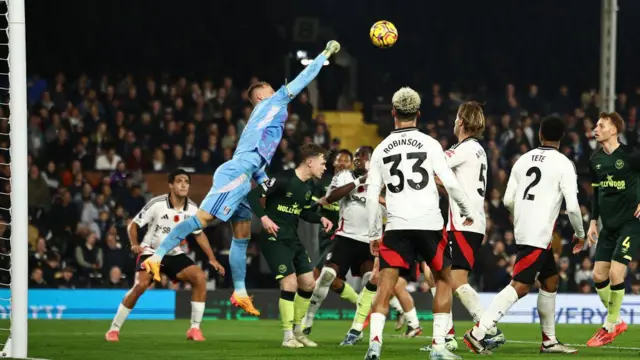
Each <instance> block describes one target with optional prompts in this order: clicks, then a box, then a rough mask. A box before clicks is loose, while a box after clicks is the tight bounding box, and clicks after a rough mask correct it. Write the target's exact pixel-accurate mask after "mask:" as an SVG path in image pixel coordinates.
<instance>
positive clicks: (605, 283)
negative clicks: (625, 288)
mask: <svg viewBox="0 0 640 360" xmlns="http://www.w3.org/2000/svg"><path fill="white" fill-rule="evenodd" d="M595 285H596V289H604V288H606V287H607V285H609V279H607V280H605V281H603V282H599V283H596V284H595ZM612 290H613V289H612Z"/></svg>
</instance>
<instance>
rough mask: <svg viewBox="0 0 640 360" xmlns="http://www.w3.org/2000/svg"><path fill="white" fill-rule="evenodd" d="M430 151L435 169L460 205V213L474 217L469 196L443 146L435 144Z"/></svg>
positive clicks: (452, 197) (450, 194)
mask: <svg viewBox="0 0 640 360" xmlns="http://www.w3.org/2000/svg"><path fill="white" fill-rule="evenodd" d="M430 152H431V153H432V154H433V155H432V156H431V159H432V162H433V171H434V172H435V173H436V175H438V177H439V178H440V180H441V181H442V185H443V186H444V188H445V189H447V193H449V196H451V199H453V201H455V202H456V204H457V205H458V206H459V207H460V214H461V215H462V216H464V217H466V218H471V219H473V215H472V214H471V211H470V208H469V198H468V197H467V194H465V192H464V190H462V187H461V186H460V183H459V182H458V180H457V179H456V176H455V175H454V174H453V171H451V168H450V167H449V165H448V164H447V161H446V160H445V155H444V152H443V151H442V148H440V147H439V146H433V150H431V151H430Z"/></svg>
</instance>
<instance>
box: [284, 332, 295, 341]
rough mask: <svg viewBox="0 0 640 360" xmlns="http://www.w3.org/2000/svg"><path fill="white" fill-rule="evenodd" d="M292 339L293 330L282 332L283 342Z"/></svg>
mask: <svg viewBox="0 0 640 360" xmlns="http://www.w3.org/2000/svg"><path fill="white" fill-rule="evenodd" d="M292 337H293V330H285V331H284V341H287V340H289V339H291V338H292Z"/></svg>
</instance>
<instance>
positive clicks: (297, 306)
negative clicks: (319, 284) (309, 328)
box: [293, 289, 313, 334]
mask: <svg viewBox="0 0 640 360" xmlns="http://www.w3.org/2000/svg"><path fill="white" fill-rule="evenodd" d="M311 295H313V292H312V291H304V290H301V289H298V292H297V293H296V295H295V297H294V300H293V303H294V310H293V331H294V333H298V334H302V326H301V325H302V318H303V317H304V315H305V314H306V313H307V310H309V304H310V303H311Z"/></svg>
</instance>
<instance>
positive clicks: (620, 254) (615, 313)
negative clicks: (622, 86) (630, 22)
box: [587, 112, 640, 346]
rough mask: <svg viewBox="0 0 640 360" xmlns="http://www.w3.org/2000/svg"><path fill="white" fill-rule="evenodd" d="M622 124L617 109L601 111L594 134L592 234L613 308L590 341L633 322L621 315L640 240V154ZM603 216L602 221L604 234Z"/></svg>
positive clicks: (606, 300) (599, 281)
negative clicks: (624, 139) (623, 136)
mask: <svg viewBox="0 0 640 360" xmlns="http://www.w3.org/2000/svg"><path fill="white" fill-rule="evenodd" d="M623 129H624V121H623V120H622V117H621V116H620V115H619V114H618V113H615V112H613V113H602V114H600V119H599V120H598V123H597V124H596V129H595V137H596V141H598V143H599V144H600V145H602V148H600V149H598V150H596V152H595V153H594V154H593V156H591V159H590V161H589V165H590V168H591V173H592V177H593V204H592V208H591V211H592V213H591V224H590V225H589V232H588V236H589V242H590V243H595V242H597V246H596V254H595V265H594V267H593V280H594V282H595V287H596V291H597V292H598V295H599V296H600V300H601V301H602V304H603V305H604V307H605V309H607V310H608V314H607V319H606V321H605V323H604V325H603V327H602V328H601V329H600V330H598V331H597V332H596V333H595V335H593V337H592V338H591V339H590V340H589V341H588V342H587V346H603V345H606V344H609V343H611V342H612V341H613V339H615V337H616V336H618V335H620V334H622V333H623V332H625V331H627V328H628V325H627V324H626V323H625V322H624V321H623V320H622V319H621V317H620V307H621V305H622V299H623V297H624V291H625V286H624V280H625V274H626V271H627V266H628V265H629V262H630V261H631V260H632V259H633V256H635V255H637V253H638V247H639V245H640V221H638V217H639V216H640V205H639V204H638V202H640V198H639V197H638V187H639V186H640V184H639V181H640V180H639V179H638V175H640V174H639V169H640V161H639V159H640V156H639V154H638V152H637V151H633V149H632V148H631V147H629V146H626V145H623V144H620V142H619V141H618V134H620V133H621V132H622V131H623ZM598 217H600V221H601V222H602V223H601V224H602V230H601V231H600V236H598Z"/></svg>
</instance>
